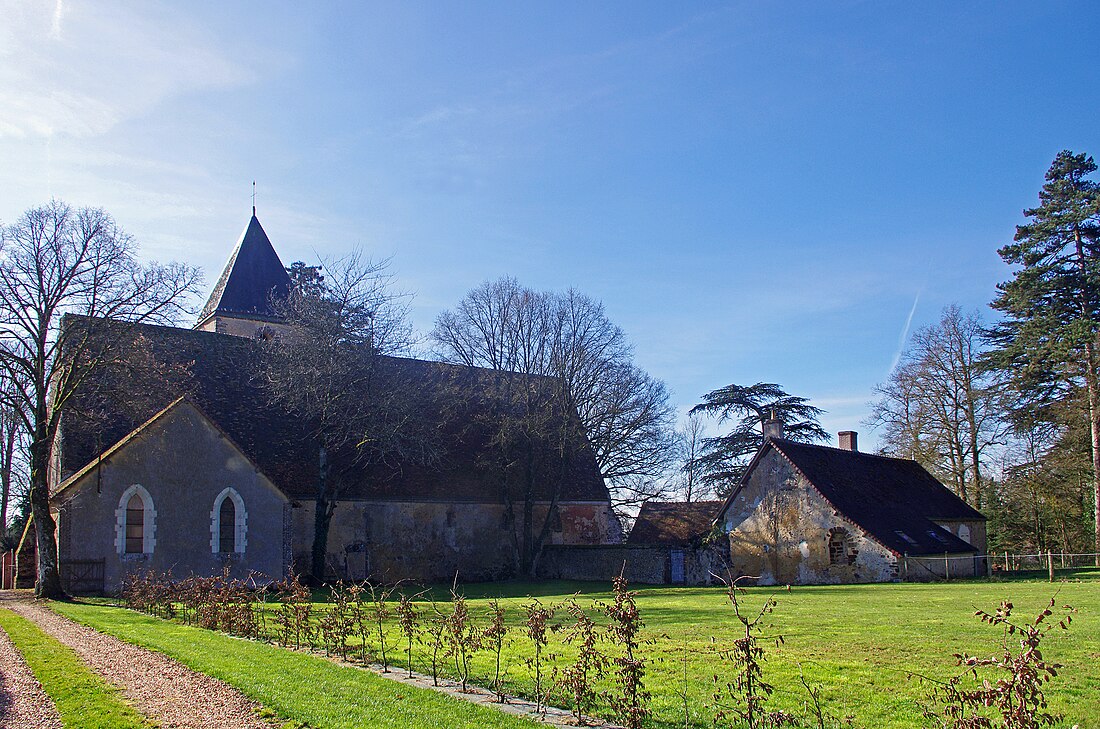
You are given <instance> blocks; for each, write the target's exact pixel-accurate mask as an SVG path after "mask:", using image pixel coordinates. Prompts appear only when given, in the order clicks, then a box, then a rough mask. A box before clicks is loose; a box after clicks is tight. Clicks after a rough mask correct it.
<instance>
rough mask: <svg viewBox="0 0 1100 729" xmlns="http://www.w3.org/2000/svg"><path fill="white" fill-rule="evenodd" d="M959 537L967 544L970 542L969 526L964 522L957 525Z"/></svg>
mask: <svg viewBox="0 0 1100 729" xmlns="http://www.w3.org/2000/svg"><path fill="white" fill-rule="evenodd" d="M959 539H961V540H963V541H964V542H966V543H967V544H970V527H968V526H967V525H966V524H960V525H959Z"/></svg>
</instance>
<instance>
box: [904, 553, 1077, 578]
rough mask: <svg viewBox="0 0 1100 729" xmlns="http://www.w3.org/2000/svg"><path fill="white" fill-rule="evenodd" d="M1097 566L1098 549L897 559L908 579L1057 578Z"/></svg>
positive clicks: (905, 556) (925, 556)
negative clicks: (995, 576) (1067, 573)
mask: <svg viewBox="0 0 1100 729" xmlns="http://www.w3.org/2000/svg"><path fill="white" fill-rule="evenodd" d="M1096 566H1097V554H1096V553H1095V552H1075V553H1070V552H1055V551H1044V552H1040V551H1036V552H1030V553H1013V552H993V553H990V554H984V555H950V554H942V555H922V556H919V557H914V556H910V555H908V554H907V555H904V556H903V557H902V558H901V559H900V560H899V561H898V566H897V570H898V575H897V576H898V578H899V579H901V580H902V581H905V582H929V581H938V580H954V579H969V578H974V577H987V576H992V575H1003V576H1011V575H1019V576H1024V575H1031V574H1033V573H1036V572H1038V573H1040V574H1043V575H1044V576H1046V577H1048V578H1049V579H1050V580H1054V578H1055V576H1056V575H1058V574H1059V573H1060V572H1061V573H1062V574H1063V576H1064V575H1065V573H1066V572H1070V571H1074V570H1080V569H1086V568H1091V567H1096Z"/></svg>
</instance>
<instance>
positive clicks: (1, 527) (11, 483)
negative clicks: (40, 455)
mask: <svg viewBox="0 0 1100 729" xmlns="http://www.w3.org/2000/svg"><path fill="white" fill-rule="evenodd" d="M0 392H2V393H4V394H0V537H3V536H4V535H5V534H6V533H7V529H8V514H9V509H10V508H11V507H12V506H13V505H16V504H18V503H20V502H21V501H22V499H23V497H25V496H26V490H27V483H26V477H25V475H26V468H25V466H26V457H25V456H26V452H25V448H26V442H25V441H26V428H24V427H23V421H22V419H21V418H20V416H19V412H18V410H17V409H16V408H17V407H18V406H17V404H16V402H15V398H14V397H13V395H14V394H15V392H14V389H13V383H12V381H11V380H10V379H8V378H6V377H3V378H0Z"/></svg>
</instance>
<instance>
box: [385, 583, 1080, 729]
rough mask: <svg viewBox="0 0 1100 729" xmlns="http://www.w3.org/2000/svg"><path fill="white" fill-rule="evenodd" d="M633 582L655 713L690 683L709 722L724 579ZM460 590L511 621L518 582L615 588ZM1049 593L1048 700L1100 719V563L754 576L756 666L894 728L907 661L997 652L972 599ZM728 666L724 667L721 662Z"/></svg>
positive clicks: (837, 708) (904, 704)
mask: <svg viewBox="0 0 1100 729" xmlns="http://www.w3.org/2000/svg"><path fill="white" fill-rule="evenodd" d="M637 589H638V590H639V592H640V594H639V597H638V605H639V608H640V611H641V614H642V617H643V619H644V620H645V622H646V631H647V633H648V635H649V636H650V637H652V638H654V639H655V641H656V642H655V644H654V645H653V646H652V647H651V648H649V649H648V651H649V653H648V654H649V655H650V656H651V657H652V658H653V660H652V661H651V664H650V667H649V676H650V678H649V681H648V686H649V688H650V689H651V691H652V692H653V704H652V706H653V710H654V717H653V719H654V720H653V722H652V724H653V725H654V726H657V727H662V729H666V728H667V729H673V728H674V727H683V726H684V723H685V722H684V700H683V694H684V693H686V694H687V696H688V712H689V715H690V721H691V723H692V724H693V725H694V726H698V727H707V726H710V725H711V719H712V710H711V709H710V708H709V707H710V704H711V695H712V693H713V685H714V684H713V676H714V673H715V671H716V670H719V669H720V668H721V667H720V666H719V665H718V663H719V662H718V661H717V660H716V649H717V648H719V647H721V646H724V645H728V643H729V642H730V641H731V639H732V638H733V622H732V621H733V617H732V612H731V609H730V607H729V605H728V602H727V601H726V598H725V593H724V590H722V589H720V588H669V587H639V588H637ZM446 592H447V589H446V588H444V589H437V590H435V596H436V597H437V599H444V597H445V594H446ZM464 592H465V594H466V595H467V597H469V598H470V599H471V611H472V612H474V613H475V615H477V616H478V617H479V618H481V619H482V620H483V621H484V615H485V613H486V612H487V605H486V602H487V599H488V598H490V597H500V598H503V601H504V602H505V603H506V604H507V606H508V609H509V614H510V622H512V623H513V624H514V625H518V623H519V621H520V619H521V618H520V609H521V606H522V604H523V602H524V600H525V596H527V595H535V596H537V597H538V598H539V599H540V600H542V601H543V602H544V603H551V602H560V601H561V600H564V599H566V598H568V597H569V596H571V595H573V594H574V593H581V595H580V598H579V599H580V602H581V603H582V604H583V605H586V606H587V605H590V604H591V603H592V601H593V600H609V599H610V594H609V592H607V591H606V588H604V587H603V586H602V585H594V584H593V583H567V582H552V583H540V584H531V583H498V584H489V585H470V586H467V587H466V588H465V590H464ZM1055 594H1057V597H1058V603H1059V605H1061V604H1065V603H1069V604H1072V605H1073V606H1074V607H1076V608H1077V609H1078V611H1079V612H1078V614H1077V615H1076V616H1075V617H1074V622H1073V625H1072V627H1071V629H1070V631H1069V632H1062V631H1056V633H1054V634H1052V636H1051V638H1050V639H1049V644H1048V647H1047V648H1046V650H1044V656H1045V657H1046V658H1047V659H1048V660H1052V661H1057V662H1059V663H1063V664H1065V666H1066V668H1065V670H1063V671H1062V672H1060V675H1059V677H1058V678H1057V679H1056V682H1055V683H1054V684H1053V685H1052V687H1051V689H1050V690H1049V692H1048V693H1049V698H1050V699H1051V705H1052V709H1053V710H1054V711H1057V712H1063V713H1065V714H1066V716H1067V720H1068V721H1067V722H1066V726H1067V727H1069V726H1072V725H1073V724H1078V725H1079V726H1080V727H1081V729H1088V728H1092V729H1100V691H1097V686H1098V685H1100V573H1096V572H1092V573H1090V572H1084V573H1082V577H1081V578H1080V579H1078V580H1076V581H1072V582H1069V581H1067V582H1061V583H1056V584H1054V585H1051V584H1049V583H1047V582H1045V581H1037V580H1036V581H1011V582H1000V581H998V582H993V581H975V582H956V583H947V584H880V585H844V586H817V587H795V588H792V590H791V591H790V592H787V591H786V589H785V588H781V589H770V588H752V589H749V590H748V594H747V596H746V600H747V602H748V604H749V605H750V606H758V605H759V604H760V603H761V602H762V601H763V600H764V599H765V598H766V597H767V596H769V595H770V596H773V597H775V599H776V600H777V601H778V606H777V608H776V610H775V612H774V614H773V615H771V616H770V618H769V620H768V622H769V624H770V627H769V629H768V633H769V634H771V635H782V636H783V638H784V642H783V644H782V645H780V646H778V647H776V646H775V645H774V644H768V661H767V665H766V666H765V679H766V680H768V681H770V682H772V683H773V684H774V685H775V686H776V693H775V695H774V696H773V698H772V701H771V704H772V705H774V706H776V707H780V708H785V709H789V710H796V711H801V710H802V707H803V704H804V702H805V701H806V698H807V696H806V693H805V690H804V689H803V688H802V686H801V684H800V681H799V667H800V666H801V668H802V671H803V672H804V673H805V676H806V677H807V678H808V679H809V680H810V682H811V683H813V684H816V685H819V686H820V687H821V688H822V697H823V698H824V700H825V703H826V706H827V708H828V710H829V711H830V712H832V713H833V714H834V715H835V716H837V717H843V716H847V715H854V716H855V717H856V722H857V724H858V725H859V726H863V727H883V728H885V727H899V728H900V727H917V726H922V720H921V718H920V709H919V707H918V701H920V700H922V698H923V696H924V694H925V693H926V690H927V689H926V687H925V686H923V685H922V684H921V683H920V682H919V681H918V680H916V679H911V678H910V677H909V672H910V671H912V672H915V673H920V674H924V675H927V676H931V677H936V678H946V677H948V676H949V675H951V674H952V672H953V671H954V670H955V669H954V667H953V665H952V663H953V659H952V657H951V656H952V654H953V653H955V652H964V651H965V652H970V653H975V654H992V653H993V651H994V650H995V646H996V645H997V643H998V640H999V638H1000V632H999V631H998V630H996V629H993V628H990V627H989V626H987V625H983V624H982V623H980V622H979V621H978V620H977V619H976V618H975V617H974V615H973V613H974V610H975V609H977V608H979V607H980V608H984V609H988V610H993V609H995V608H996V607H997V605H998V604H999V603H1000V601H1001V600H1003V599H1009V600H1012V601H1013V603H1014V604H1015V605H1016V607H1017V611H1016V614H1017V616H1018V617H1019V618H1021V619H1027V618H1032V617H1034V615H1035V614H1036V613H1038V612H1039V611H1040V610H1041V609H1042V608H1043V607H1045V606H1046V604H1047V601H1048V600H1049V599H1050V597H1051V596H1053V595H1055ZM442 607H444V608H445V607H446V605H443V606H442ZM561 619H563V620H564V616H562V617H561ZM518 633H519V631H518V628H517V630H516V631H515V632H514V633H513V637H514V641H513V642H512V644H511V645H510V646H509V648H508V650H507V656H506V658H507V664H508V666H509V676H510V680H511V681H512V683H513V685H514V688H515V689H516V690H518V692H519V693H524V694H528V693H530V692H531V691H532V685H533V683H532V681H531V680H530V678H529V673H530V672H529V671H528V669H527V667H526V665H525V664H524V659H525V658H528V657H529V656H530V654H531V650H530V646H529V644H528V643H527V641H526V640H525V639H522V638H521V637H520V636H519V634H518ZM393 639H394V641H395V643H396V642H397V641H398V640H399V639H400V638H399V636H398V635H397V633H396V631H395V632H394V635H393ZM397 647H398V648H400V645H398V646H397ZM391 650H392V649H391ZM550 650H551V651H553V652H557V653H559V654H560V655H561V656H562V657H563V659H568V658H569V657H570V656H571V655H572V652H571V650H570V649H569V648H568V647H564V646H562V645H561V644H560V641H558V640H557V638H552V639H551V647H550ZM391 656H396V659H397V661H398V662H401V663H403V661H404V653H403V651H402V652H400V653H399V652H398V651H397V650H392V653H391ZM685 662H686V673H687V678H686V680H685V677H684V674H685ZM414 665H415V666H416V667H417V668H418V669H419V670H421V671H425V672H426V671H427V670H428V664H427V661H426V659H425V657H424V656H420V657H414ZM490 671H491V661H490V658H489V656H487V655H483V656H481V657H480V658H479V659H478V660H477V661H475V672H476V673H477V674H479V675H480V676H481V678H480V679H479V682H480V683H482V684H485V683H486V682H487V680H488V679H487V677H488V676H489V675H490ZM725 671H726V673H727V675H732V674H731V669H730V668H729V667H726V668H725ZM559 701H560V699H559ZM602 713H604V714H605V715H606V716H608V717H610V714H608V713H607V712H606V711H605V712H602Z"/></svg>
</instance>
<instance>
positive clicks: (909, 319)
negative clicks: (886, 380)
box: [886, 289, 924, 377]
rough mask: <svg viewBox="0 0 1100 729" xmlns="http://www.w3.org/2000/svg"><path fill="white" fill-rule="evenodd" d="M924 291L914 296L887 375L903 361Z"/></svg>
mask: <svg viewBox="0 0 1100 729" xmlns="http://www.w3.org/2000/svg"><path fill="white" fill-rule="evenodd" d="M922 293H924V290H923V289H922V290H921V291H918V292H917V295H916V296H915V297H913V306H912V307H910V309H909V316H907V317H905V326H903V327H902V328H901V334H899V335H898V346H897V349H896V350H895V351H894V359H893V361H892V362H891V363H890V369H888V370H886V376H887V377H889V376H890V373H891V372H893V371H894V368H895V367H897V366H898V362H900V361H901V355H902V354H903V353H904V352H905V342H906V341H907V340H908V339H909V327H911V326H912V325H913V315H914V314H916V313H917V304H919V303H920V295H921V294H922Z"/></svg>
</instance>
